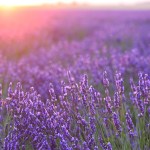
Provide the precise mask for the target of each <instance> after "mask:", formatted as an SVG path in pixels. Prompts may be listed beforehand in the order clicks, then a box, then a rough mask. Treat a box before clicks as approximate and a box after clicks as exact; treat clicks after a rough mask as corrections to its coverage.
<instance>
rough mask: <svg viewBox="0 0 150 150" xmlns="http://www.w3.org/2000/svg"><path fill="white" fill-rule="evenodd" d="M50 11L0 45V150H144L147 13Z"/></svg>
mask: <svg viewBox="0 0 150 150" xmlns="http://www.w3.org/2000/svg"><path fill="white" fill-rule="evenodd" d="M53 15H54V16H53V18H51V17H52V15H50V16H51V17H50V23H49V24H48V25H47V26H46V27H45V28H44V29H43V30H42V32H41V31H36V33H35V35H33V36H32V38H33V39H32V38H31V39H29V40H25V41H24V43H20V44H16V45H15V43H11V45H13V46H14V47H13V46H12V47H11V46H10V47H8V45H7V44H6V45H1V55H0V80H1V85H0V149H3V150H99V149H100V150H101V149H103V150H149V149H150V76H149V75H150V65H149V64H150V44H149V39H150V31H149V25H150V15H149V12H147V11H135V12H130V11H110V12H105V11H98V10H97V11H96V10H91V11H90V10H84V11H83V10H82V11H81V10H74V11H73V10H72V11H71V10H66V11H65V10H61V11H60V12H59V11H58V12H57V13H56V14H53ZM87 16H88V17H87ZM54 18H55V19H54ZM68 18H69V19H68ZM79 20H80V21H79ZM66 22H67V23H66ZM18 48H20V50H17V49H18ZM8 49H9V51H8ZM10 50H11V51H10Z"/></svg>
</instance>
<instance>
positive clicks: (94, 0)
mask: <svg viewBox="0 0 150 150" xmlns="http://www.w3.org/2000/svg"><path fill="white" fill-rule="evenodd" d="M142 1H143V0H0V5H7V6H9V5H10V6H12V5H37V4H43V3H57V2H63V3H71V2H78V3H91V4H134V3H137V2H142ZM147 1H148V0H147Z"/></svg>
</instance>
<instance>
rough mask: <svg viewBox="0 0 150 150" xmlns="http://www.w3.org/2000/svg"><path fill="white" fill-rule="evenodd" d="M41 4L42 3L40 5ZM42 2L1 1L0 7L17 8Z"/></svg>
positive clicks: (31, 0) (30, 0)
mask: <svg viewBox="0 0 150 150" xmlns="http://www.w3.org/2000/svg"><path fill="white" fill-rule="evenodd" d="M39 2H40V3H39ZM41 2H42V1H38V0H37V1H36V0H26V1H22V0H0V7H16V6H28V5H29V6H30V5H38V4H41Z"/></svg>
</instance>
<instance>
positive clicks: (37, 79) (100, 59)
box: [0, 11, 150, 96]
mask: <svg viewBox="0 0 150 150" xmlns="http://www.w3.org/2000/svg"><path fill="white" fill-rule="evenodd" d="M54 16H55V15H54ZM71 16H72V17H71ZM87 16H88V17H87ZM54 18H56V19H54V20H51V18H50V23H49V24H48V26H47V28H45V31H43V32H42V33H41V32H39V33H38V31H37V34H36V38H35V40H33V41H32V39H30V41H27V43H26V45H24V44H23V43H21V44H20V45H23V48H22V49H24V51H25V52H24V53H23V52H22V51H21V46H20V45H16V46H14V45H15V44H14V43H12V45H11V46H10V45H8V46H9V47H8V48H7V49H9V51H8V50H7V49H6V50H5V51H4V52H3V53H2V55H1V58H0V79H1V80H2V82H3V83H4V84H3V85H8V83H9V82H11V81H13V82H18V81H20V82H21V83H23V85H24V88H26V89H29V87H30V86H34V87H35V88H36V90H37V91H38V92H39V93H40V94H41V95H42V96H47V95H46V94H45V91H46V90H48V84H49V82H52V83H53V84H54V87H55V89H57V91H60V87H59V82H60V81H61V80H65V79H66V76H67V74H66V72H67V70H70V71H71V72H72V74H73V75H74V77H75V79H77V81H80V79H81V75H82V74H88V76H89V78H90V83H91V84H92V85H93V86H95V87H96V86H98V83H99V80H100V79H101V78H102V72H103V71H104V70H107V72H108V73H109V74H110V76H111V77H110V78H111V80H112V79H113V74H114V72H115V70H119V71H120V72H121V73H122V74H123V75H125V76H127V75H128V76H133V75H134V74H135V73H138V72H139V71H142V72H144V73H148V74H149V73H150V66H149V63H150V45H149V39H150V32H149V25H150V22H149V18H150V16H149V12H146V11H145V12H140V11H139V12H138V11H137V12H136V11H135V12H128V11H126V12H117V11H116V12H115V11H114V12H113V11H112V12H102V11H69V12H68V11H64V12H61V11H60V12H59V11H58V12H57V15H56V16H55V17H54ZM112 24H113V25H112ZM52 31H53V32H52ZM62 32H63V33H62ZM38 34H39V35H38ZM81 34H82V35H81ZM81 36H82V37H81ZM39 37H40V38H39ZM56 39H57V40H56ZM32 42H33V43H32ZM30 43H32V44H31V45H32V46H31V47H30ZM13 44H14V45H13ZM6 45H7V44H6ZM13 46H14V47H13ZM11 47H12V48H11ZM18 48H20V49H19V50H18ZM16 51H17V52H16ZM20 51H21V52H20ZM9 55H11V56H9ZM14 55H15V58H14ZM16 55H19V56H16ZM8 56H9V57H8ZM16 57H17V58H16ZM133 77H134V76H133Z"/></svg>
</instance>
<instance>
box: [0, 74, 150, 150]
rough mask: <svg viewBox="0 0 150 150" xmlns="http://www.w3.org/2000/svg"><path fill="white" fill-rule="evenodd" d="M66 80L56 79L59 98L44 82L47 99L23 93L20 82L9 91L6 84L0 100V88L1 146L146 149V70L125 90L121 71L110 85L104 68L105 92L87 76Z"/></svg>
mask: <svg viewBox="0 0 150 150" xmlns="http://www.w3.org/2000/svg"><path fill="white" fill-rule="evenodd" d="M68 79H69V83H68V84H66V83H65V82H62V83H61V85H60V86H61V94H60V95H59V96H56V94H55V90H54V88H53V85H52V84H50V85H49V99H42V97H41V96H40V95H39V94H38V93H37V92H36V91H35V90H34V88H33V87H31V88H30V91H28V92H24V91H23V90H22V85H21V84H20V83H17V85H16V88H15V89H14V90H13V89H12V83H10V85H9V88H8V97H7V98H6V99H5V100H4V99H3V98H2V91H1V99H0V106H1V107H0V108H1V109H0V123H1V130H0V133H1V139H0V140H1V142H2V143H1V145H2V146H3V149H4V150H19V149H21V150H26V149H27V150H28V149H35V150H57V149H61V150H81V149H83V150H92V149H93V150H98V149H104V150H112V149H126V150H127V149H128V150H130V149H133V150H149V148H150V78H149V76H148V75H147V74H142V73H140V74H139V79H138V83H134V81H133V80H132V79H131V80H130V87H129V88H130V90H129V91H130V92H129V93H127V92H125V91H126V89H125V87H124V80H123V78H122V76H121V74H120V73H116V75H115V78H114V79H115V83H111V82H110V81H109V79H108V76H107V72H104V73H103V79H102V85H103V89H104V91H105V94H104V95H102V94H101V93H100V92H99V91H97V90H96V89H94V88H93V87H92V86H91V85H89V83H88V77H87V75H84V76H83V79H82V80H81V82H79V83H77V82H76V81H75V79H74V78H73V76H72V75H71V74H70V72H68ZM111 84H114V85H115V90H112V89H111ZM6 114H7V117H6ZM4 116H5V117H4Z"/></svg>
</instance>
